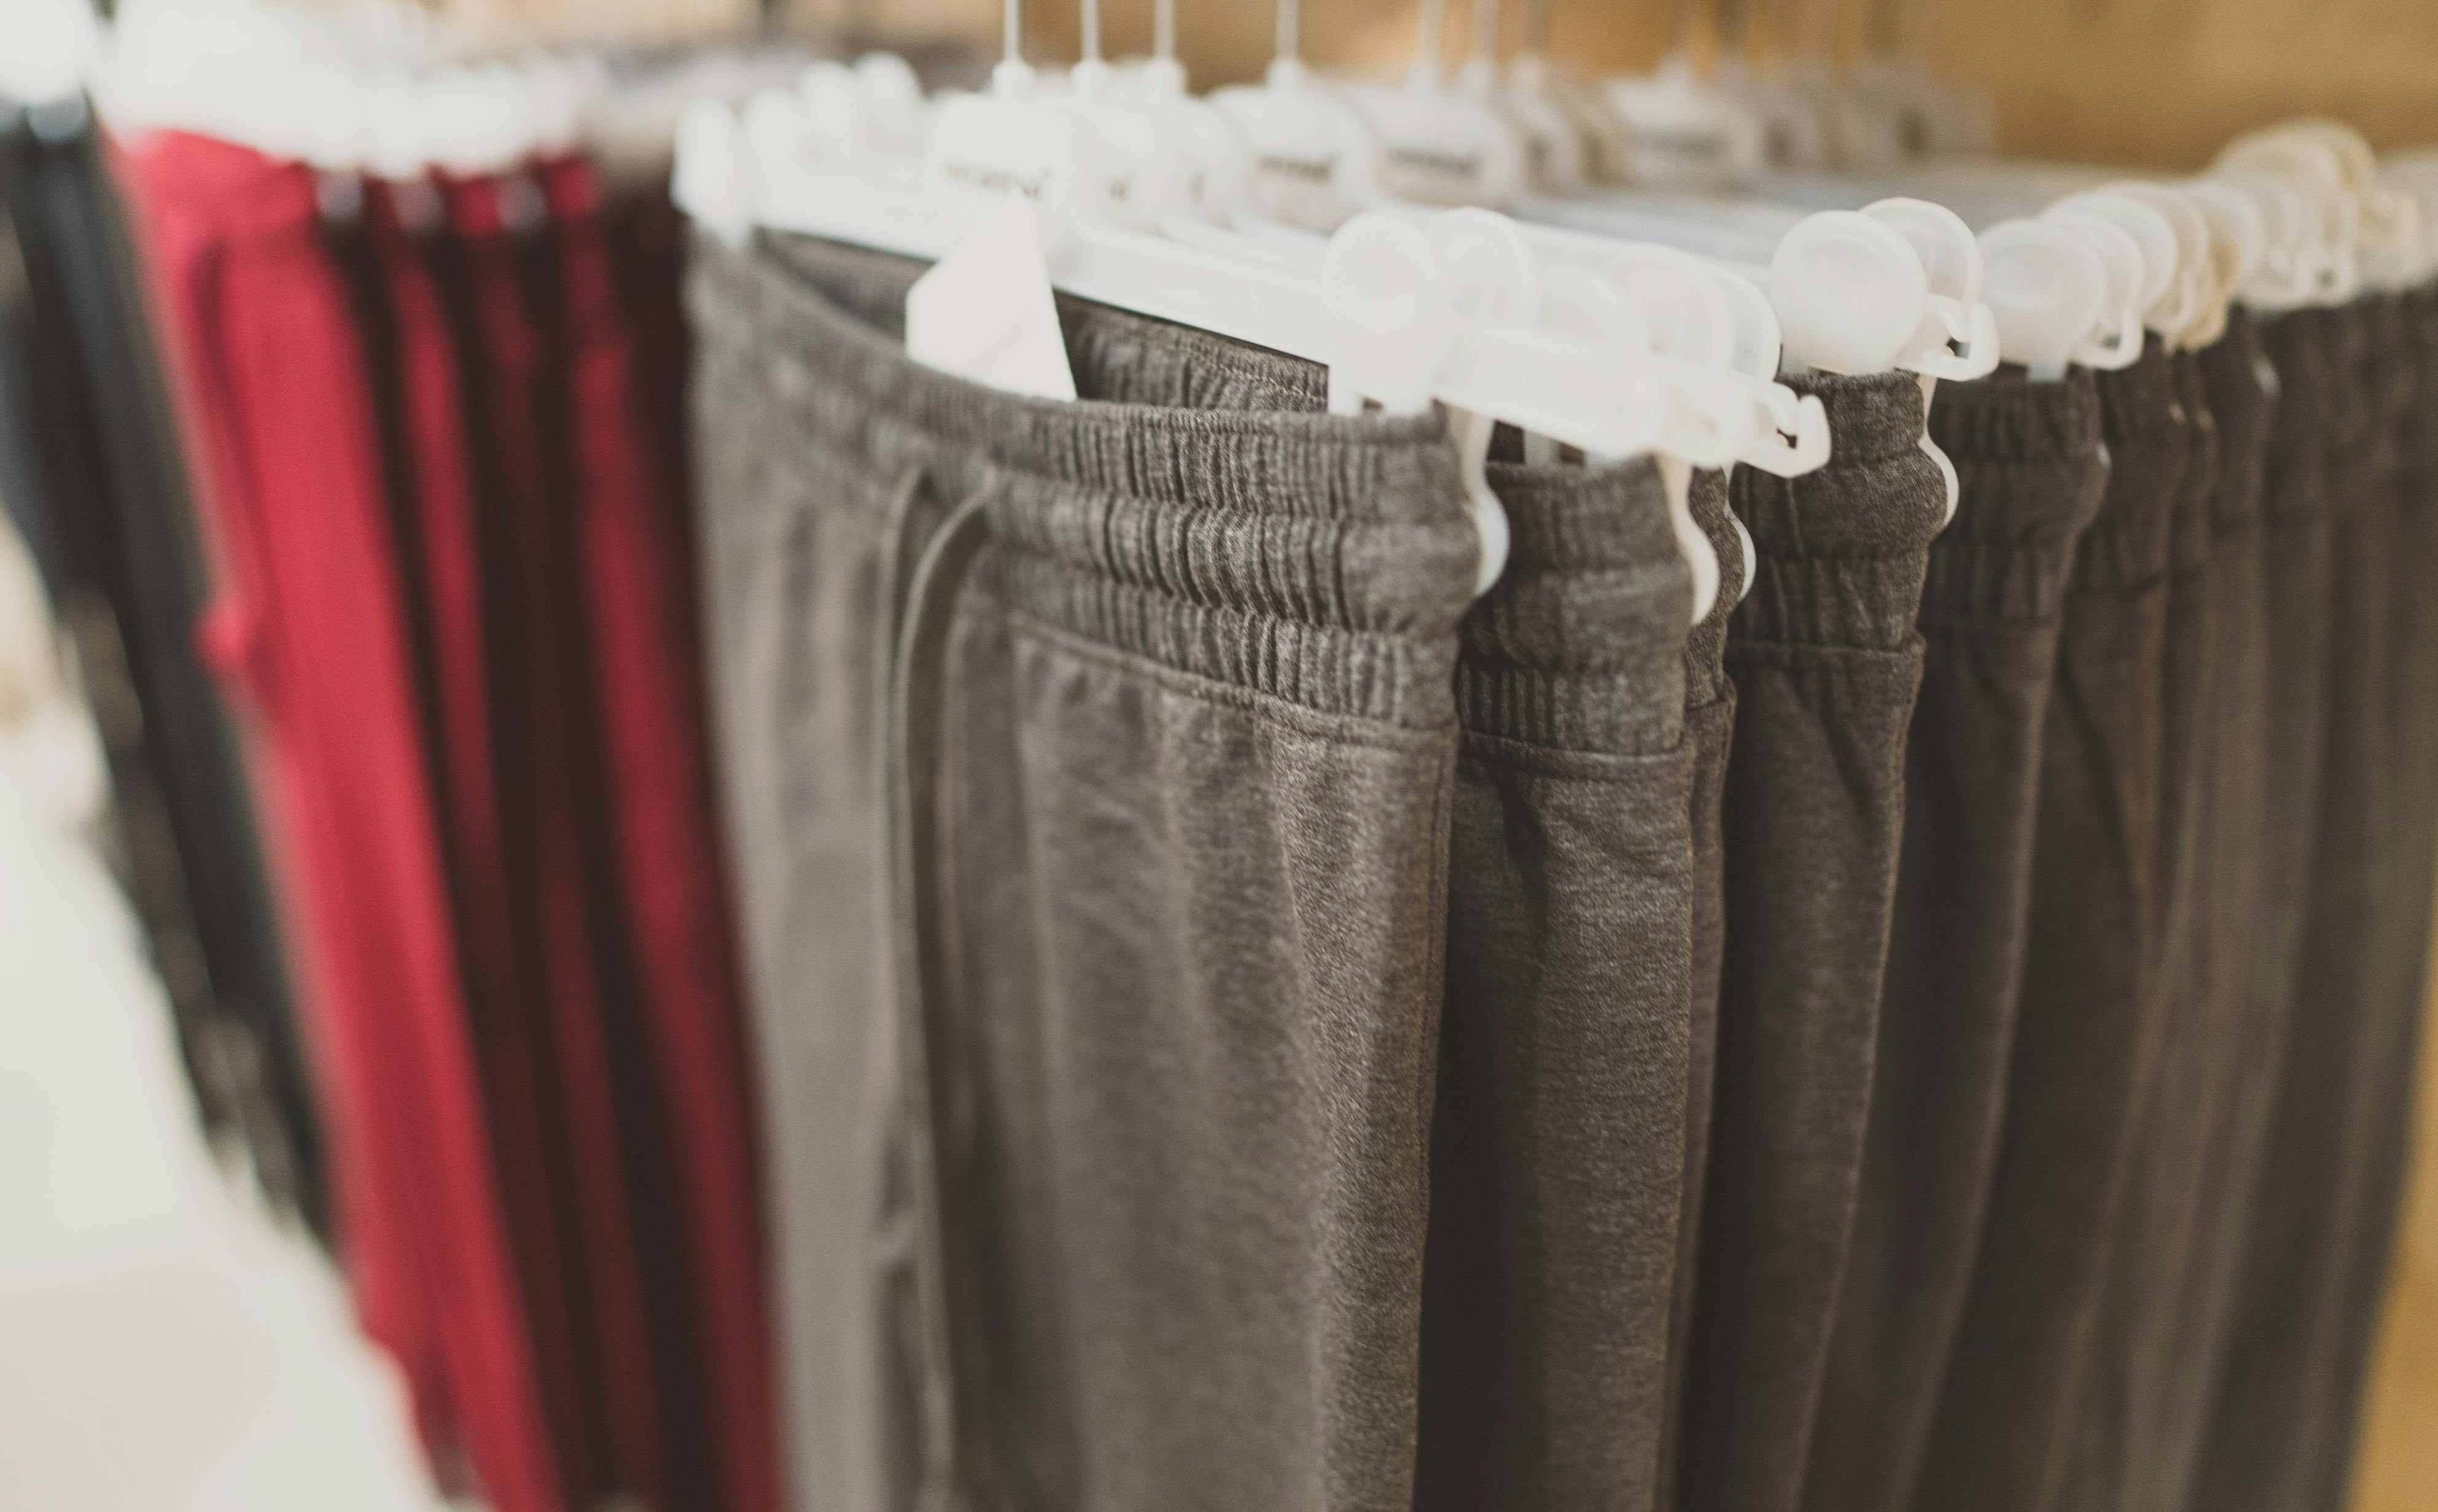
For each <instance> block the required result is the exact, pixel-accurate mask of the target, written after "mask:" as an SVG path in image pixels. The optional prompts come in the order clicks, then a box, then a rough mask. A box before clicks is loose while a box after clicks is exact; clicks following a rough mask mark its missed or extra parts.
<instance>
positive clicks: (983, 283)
mask: <svg viewBox="0 0 2438 1512" xmlns="http://www.w3.org/2000/svg"><path fill="white" fill-rule="evenodd" d="M906 355H907V356H909V357H910V358H912V359H913V360H915V361H917V362H920V363H922V364H923V365H924V366H925V367H931V368H937V369H939V370H940V371H941V372H943V373H949V374H954V375H955V376H956V377H958V378H965V379H968V380H970V381H972V382H975V383H980V384H985V385H987V386H989V387H991V388H995V389H1004V390H1006V391H1007V392H1008V393H1010V394H1029V395H1031V396H1033V397H1035V398H1043V399H1071V398H1073V397H1074V396H1075V374H1074V370H1073V369H1071V368H1069V366H1068V365H1067V338H1066V336H1065V334H1064V333H1063V332H1062V331H1060V329H1059V327H1058V302H1057V300H1056V299H1054V298H1053V297H1052V296H1051V292H1050V267H1049V264H1048V263H1047V262H1046V261H1045V260H1044V259H1043V257H1042V255H1041V238H1040V237H1038V236H1036V235H1035V234H1034V232H1033V212H1032V211H1031V210H1030V209H1029V208H1028V207H1027V206H1026V205H1025V204H1024V203H1022V202H1015V201H1011V202H1007V203H1005V204H1002V205H1001V206H1000V207H999V208H998V210H997V211H996V212H994V213H993V214H992V215H991V216H990V217H989V218H988V219H986V220H983V221H982V223H981V224H980V226H978V227H976V228H975V230H974V233H973V235H972V236H970V237H966V238H965V241H964V243H963V245H962V246H960V247H958V248H957V250H956V251H954V252H952V253H950V254H948V255H946V256H945V257H943V258H941V259H940V260H939V261H938V262H936V263H934V264H932V265H931V271H930V272H928V273H925V274H924V275H923V276H922V277H920V278H917V279H915V280H914V287H913V288H911V289H910V290H907V291H906Z"/></svg>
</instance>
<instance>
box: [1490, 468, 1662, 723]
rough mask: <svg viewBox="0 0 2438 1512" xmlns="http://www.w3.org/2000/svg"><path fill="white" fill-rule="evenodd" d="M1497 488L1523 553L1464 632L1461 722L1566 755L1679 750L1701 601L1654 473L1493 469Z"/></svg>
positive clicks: (1516, 554) (1517, 550) (1513, 557)
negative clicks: (1696, 603)
mask: <svg viewBox="0 0 2438 1512" xmlns="http://www.w3.org/2000/svg"><path fill="white" fill-rule="evenodd" d="M1490 482H1491V486H1492V487H1493V488H1494V489H1495V490H1496V491H1497V494H1498V497H1499V500H1500V501H1501V502H1503V503H1504V504H1505V505H1506V508H1507V519H1508V525H1509V528H1510V530H1511V533H1512V536H1513V545H1512V548H1511V552H1510V554H1509V555H1508V559H1507V569H1506V571H1505V572H1503V573H1502V574H1501V575H1500V577H1499V580H1498V583H1497V585H1496V586H1495V587H1493V589H1491V590H1490V591H1489V592H1488V593H1487V594H1485V595H1483V597H1482V598H1481V599H1480V601H1479V602H1477V603H1475V605H1474V607H1473V608H1472V610H1471V612H1469V613H1468V614H1466V616H1465V617H1464V622H1463V624H1462V625H1461V626H1460V627H1459V634H1460V636H1461V647H1460V653H1459V655H1458V659H1457V679H1456V688H1457V713H1458V718H1459V719H1461V720H1462V721H1463V723H1464V727H1465V728H1466V729H1467V730H1473V731H1475V732H1476V733H1479V734H1485V735H1493V736H1497V737H1499V738H1502V739H1506V740H1513V741H1520V742H1523V743H1525V744H1528V745H1533V746H1543V747H1553V748H1556V749H1562V750H1573V751H1592V752H1599V753H1601V754H1607V755H1618V756H1640V755H1651V754H1658V753H1664V752H1666V751H1669V750H1672V749H1673V748H1675V746H1676V744H1677V741H1678V740H1679V738H1680V737H1681V736H1682V734H1683V731H1684V712H1685V641H1686V629H1687V621H1688V620H1689V619H1690V618H1691V614H1692V599H1693V592H1692V578H1691V573H1690V571H1689V569H1688V568H1687V565H1686V562H1685V559H1684V555H1683V554H1682V553H1681V552H1680V551H1679V550H1678V549H1677V545H1676V539H1675V536H1674V535H1673V534H1672V533H1671V532H1670V529H1669V525H1668V504H1667V499H1666V496H1665V494H1664V492H1663V491H1662V487H1661V484H1660V481H1659V470H1658V468H1657V467H1656V466H1653V465H1652V463H1651V462H1649V461H1648V460H1641V461H1635V462H1631V463H1626V464H1623V465H1621V466H1613V467H1575V466H1501V465H1493V466H1492V467H1491V469H1490Z"/></svg>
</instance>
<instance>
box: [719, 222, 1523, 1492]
mask: <svg viewBox="0 0 2438 1512" xmlns="http://www.w3.org/2000/svg"><path fill="white" fill-rule="evenodd" d="M916 271H917V269H916V268H915V267H914V265H912V264H909V263H906V262H903V261H901V260H898V259H892V258H883V257H877V256H874V255H866V254H860V253H854V252H849V251H847V250H845V249H841V248H838V247H834V246H828V245H825V244H821V243H816V242H809V241H804V240H801V239H796V238H765V239H764V240H763V241H762V242H761V243H760V244H758V245H757V246H755V247H754V248H753V249H751V250H750V251H748V252H743V253H739V252H734V251H731V250H729V249H726V248H723V247H721V246H719V245H717V244H716V243H714V242H712V241H709V240H708V239H704V240H700V241H698V245H697V247H696V259H695V273H694V288H693V300H694V308H695V314H696V319H697V326H698V335H699V338H700V358H699V364H700V365H699V370H698V391H697V410H696V413H697V417H698V424H699V426H700V427H701V437H702V442H701V445H700V446H699V447H698V455H700V456H701V457H702V458H703V464H702V483H703V485H704V486H703V490H702V493H703V504H702V513H703V515H704V517H705V525H704V530H705V534H706V537H707V548H708V549H707V550H706V552H705V559H706V563H707V571H708V572H709V573H710V575H711V583H712V589H713V590H712V591H711V593H710V594H709V595H708V602H709V603H710V604H712V605H713V606H714V611H713V612H714V621H715V623H714V626H713V630H714V637H713V644H714V659H715V664H716V670H717V684H716V685H717V689H718V694H719V698H718V702H719V707H720V720H721V728H720V734H721V744H722V747H723V758H724V761H725V763H726V775H727V778H728V784H727V785H728V791H729V794H730V797H731V800H732V801H731V805H730V809H731V816H732V821H733V825H734V828H735V840H736V844H735V851H736V853H738V854H739V856H740V857H741V858H742V866H743V884H744V893H745V897H746V901H747V916H746V924H747V932H748V936H749V947H750V948H749V958H750V960H751V971H752V984H753V987H754V990H755V996H756V1001H757V1013H758V1022H757V1027H758V1030H759V1035H758V1038H759V1041H760V1046H761V1059H762V1061H763V1063H764V1064H765V1065H766V1066H767V1067H768V1070H767V1072H766V1079H767V1080H766V1090H767V1092H768V1097H767V1099H766V1106H767V1107H768V1109H769V1110H770V1111H771V1116H772V1121H771V1125H770V1129H769V1148H770V1157H771V1169H772V1172H773V1179H774V1182H775V1190H774V1193H773V1197H774V1206H773V1211H774V1215H775V1220H776V1230H777V1232H776V1235H775V1243H776V1247H777V1259H778V1274H779V1275H780V1277H781V1282H780V1284H781V1288H782V1297H781V1302H782V1307H781V1311H782V1315H783V1316H784V1317H785V1319H786V1330H787V1331H786V1338H785V1341H784V1344H785V1349H784V1353H785V1356H786V1381H785V1384H786V1407H787V1415H786V1430H787V1433H788V1436H789V1438H790V1440H791V1442H792V1446H793V1450H792V1459H793V1472H794V1481H795V1486H794V1491H795V1501H796V1504H797V1505H798V1506H799V1507H801V1508H806V1509H826V1508H831V1507H839V1508H848V1509H852V1512H867V1509H874V1508H887V1509H892V1512H893V1509H896V1508H902V1507H910V1506H913V1505H916V1504H918V1503H919V1504H926V1505H929V1504H939V1503H932V1502H930V1501H928V1500H927V1499H928V1498H931V1497H934V1496H941V1495H945V1496H948V1497H950V1498H952V1499H953V1504H977V1505H985V1506H995V1505H1024V1506H1043V1507H1057V1508H1061V1509H1070V1508H1071V1509H1096V1508H1112V1509H1116V1508H1123V1509H1127V1512H1134V1509H1139V1508H1142V1507H1149V1506H1157V1507H1162V1508H1193V1507H1210V1508H1227V1509H1230V1512H1233V1509H1240V1508H1244V1507H1247V1506H1297V1507H1312V1508H1350V1509H1351V1508H1382V1509H1387V1508H1399V1509H1402V1508H1404V1507H1406V1506H1407V1505H1409V1504H1410V1502H1411V1497H1412V1466H1413V1462H1414V1454H1415V1439H1414V1433H1415V1426H1414V1413H1415V1398H1416V1392H1417V1383H1418V1353H1419V1350H1418V1340H1419V1322H1420V1309H1421V1292H1422V1249H1423V1230H1424V1222H1425V1211H1426V1206H1427V1200H1428V1192H1427V1189H1426V1179H1427V1158H1426V1157H1427V1150H1426V1142H1427V1138H1428V1132H1429V1119H1430V1116H1431V1106H1432V1098H1433V1092H1434V1088H1433V1071H1434V1065H1435V1053H1436V1044H1437V1036H1438V1029H1439V1008H1440V991H1441V984H1442V976H1443V962H1442V956H1441V945H1442V941H1443V929H1442V925H1443V920H1444V914H1445V910H1446V906H1447V899H1448V885H1449V879H1448V874H1447V870H1446V857H1447V844H1448V834H1449V823H1450V804H1451V794H1452V788H1453V784H1454V779H1455V767H1456V755H1457V745H1458V726H1457V721H1456V709H1455V698H1454V694H1453V678H1454V672H1455V661H1456V652H1457V621H1458V616H1459V614H1460V613H1461V612H1462V610H1463V608H1464V607H1465V604H1466V601H1467V589H1468V586H1469V580H1470V576H1471V572H1472V570H1473V560H1474V554H1475V544H1474V540H1473V536H1472V533H1471V531H1470V529H1469V528H1468V527H1467V526H1466V525H1465V523H1464V521H1463V518H1462V515H1461V513H1460V509H1459V490H1458V481H1457V473H1456V461H1455V457H1454V454H1453V452H1452V450H1451V449H1450V448H1449V447H1448V445H1447V443H1446V440H1445V436H1444V432H1443V430H1442V428H1440V426H1439V425H1438V424H1437V423H1436V422H1435V421H1432V420H1429V419H1425V418H1417V419H1411V420H1403V419H1396V420H1392V419H1384V418H1377V417H1374V418H1364V419H1341V418H1332V417H1329V416H1326V415H1323V414H1318V413H1290V412H1311V411H1316V410H1318V409H1319V408H1320V398H1321V387H1320V379H1319V375H1318V373H1317V372H1316V370H1314V369H1312V368H1311V367H1309V366H1308V365H1305V364H1301V363H1297V362H1292V361H1289V360H1284V359H1281V358H1278V357H1276V356H1274V355H1272V354H1267V353H1261V352H1256V351H1251V350H1248V349H1246V348H1243V347H1240V346H1236V345H1233V344H1231V343H1225V342H1220V341H1216V340H1213V339H1210V338H1208V337H1205V336H1202V335H1199V334H1196V333H1192V332H1187V331H1182V330H1179V329H1176V328H1174V327H1168V326H1163V325H1157V324H1155V323H1151V322H1146V321H1141V320H1138V319H1134V318H1131V317H1127V316H1123V315H1121V314H1118V313H1116V312H1113V311H1108V310H1104V309H1096V308H1090V307H1085V306H1081V305H1077V304H1073V303H1070V302H1062V307H1061V315H1062V319H1063V320H1064V322H1065V324H1066V325H1067V330H1068V337H1069V357H1070V359H1071V360H1072V363H1073V367H1074V370H1075V373H1076V377H1077V381H1078V386H1079V388H1080V389H1081V391H1082V392H1083V393H1084V394H1085V395H1086V396H1087V397H1086V399H1085V400H1084V401H1083V402H1080V403H1072V404H1054V403H1046V402H1037V401H1032V400H1027V399H1022V398H1017V397H1015V396H1007V395H1001V394H994V393H989V392H986V391H982V390H980V389H977V388H974V387H973V386H971V385H968V384H964V383H962V382H959V381H957V380H955V379H951V378H945V377H944V376H942V375H939V374H935V373H931V372H929V371H927V370H925V369H922V368H919V367H916V366H914V365H912V364H910V363H909V362H908V361H907V360H905V358H904V356H903V354H902V352H901V350H900V348H899V346H898V344H897V340H896V333H897V331H898V330H899V329H900V328H901V326H900V324H899V323H900V318H901V313H902V308H903V299H904V294H905V290H906V287H907V285H908V283H909V282H910V278H911V277H912V275H913V273H915V272H916ZM944 521H945V524H944V523H943V522H944ZM884 689H887V690H888V695H887V696H886V697H885V698H884V696H883V690H884ZM875 755H877V756H878V757H879V758H881V760H879V761H875ZM884 763H885V764H886V765H883V764H884Z"/></svg>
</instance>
